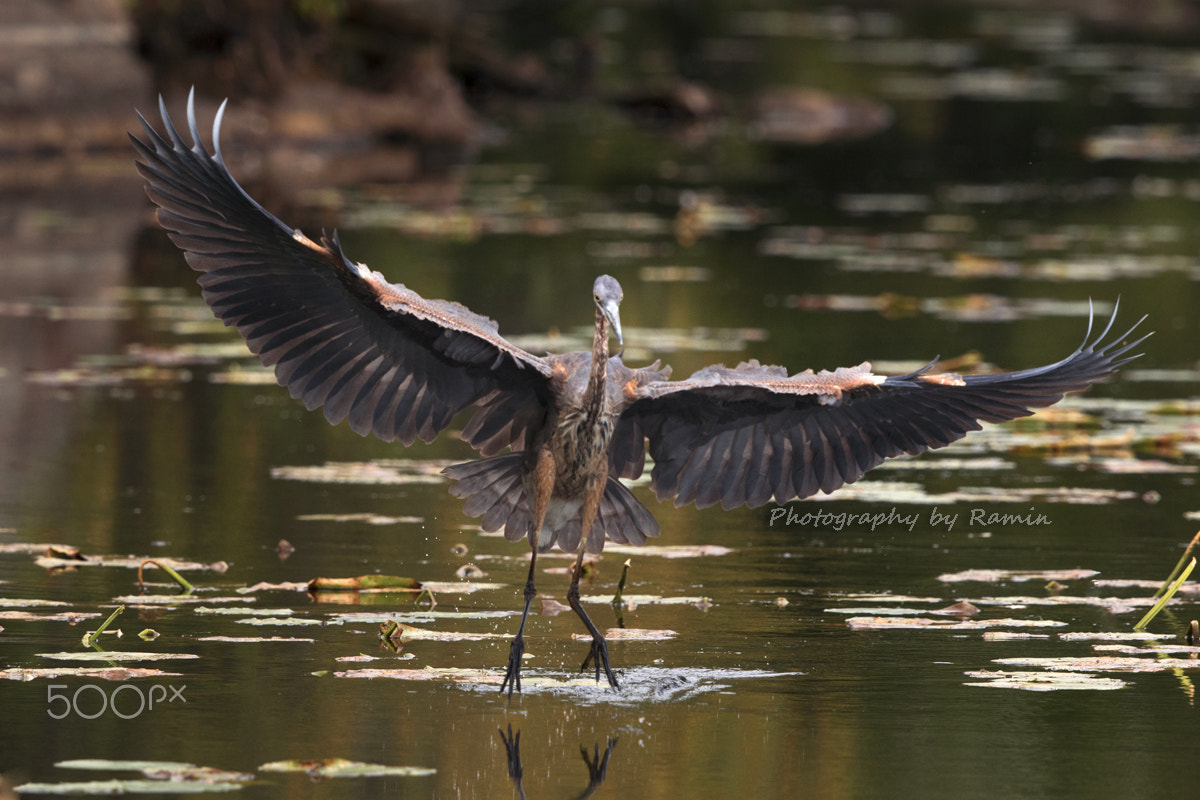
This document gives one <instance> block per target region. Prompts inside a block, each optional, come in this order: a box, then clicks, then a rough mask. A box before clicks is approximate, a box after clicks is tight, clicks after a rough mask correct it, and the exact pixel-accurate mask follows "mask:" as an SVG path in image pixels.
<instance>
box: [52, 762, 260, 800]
mask: <svg viewBox="0 0 1200 800" xmlns="http://www.w3.org/2000/svg"><path fill="white" fill-rule="evenodd" d="M54 766H56V767H61V768H63V769H90V770H114V771H125V770H133V771H136V772H140V773H142V774H143V775H145V776H146V777H147V778H150V779H152V780H154V781H166V782H188V783H193V782H194V783H199V784H213V783H227V782H234V781H252V780H254V775H253V774H252V773H247V772H234V771H232V770H226V769H217V768H216V767H198V766H196V765H195V764H188V763H186V762H183V761H121V760H109V759H102V758H79V759H72V760H70V761H59V762H58V763H57V764H55V765H54ZM155 785H156V786H160V787H162V785H163V784H162V783H156V784H155ZM164 788H165V787H164ZM167 791H168V792H169V791H171V790H170V789H167Z"/></svg>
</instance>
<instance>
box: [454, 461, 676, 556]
mask: <svg viewBox="0 0 1200 800" xmlns="http://www.w3.org/2000/svg"><path fill="white" fill-rule="evenodd" d="M443 473H444V474H445V475H446V476H447V477H449V478H450V479H451V480H453V481H454V484H453V485H452V486H451V487H450V493H451V494H452V495H454V496H455V497H460V498H466V500H467V502H466V504H465V505H464V506H463V511H464V513H466V514H467V515H468V516H471V517H482V519H481V520H480V523H479V524H480V527H481V528H483V530H485V531H497V530H500V528H504V538H505V539H507V540H509V541H510V542H517V541H520V540H521V539H524V538H526V537H533V536H535V535H536V533H537V532H535V531H533V530H532V527H533V513H532V511H531V509H530V507H529V503H528V500H527V498H526V494H525V472H524V454H522V453H508V454H505V455H500V456H490V457H488V458H481V459H479V460H477V461H469V462H467V463H465V464H455V465H454V466H451V467H447V468H446V469H445V470H443ZM579 505H580V504H579V503H578V502H568V501H561V500H557V498H556V499H552V500H551V508H550V510H549V511H548V513H547V514H546V520H545V523H544V526H543V527H544V528H545V529H546V530H545V531H543V535H542V536H539V537H538V542H537V545H538V550H540V551H542V552H545V551H546V550H549V549H550V548H551V547H553V546H554V545H555V543H557V544H558V546H559V548H561V549H562V550H564V551H566V552H574V551H575V550H577V549H578V547H579V540H580V538H581V535H580V534H581V530H580V527H581V526H580V523H581V522H582V520H581V519H580V516H579ZM659 533H661V530H660V529H659V527H658V523H657V522H656V521H655V519H654V517H653V515H651V513H650V511H649V509H647V508H646V507H645V506H644V505H642V503H641V501H639V500H638V499H637V498H636V497H634V496H633V493H632V492H630V491H629V489H628V488H626V487H625V485H624V484H622V483H621V482H620V481H619V480H617V479H616V478H614V477H610V478H609V479H608V482H607V484H606V485H605V487H604V496H603V497H601V499H600V508H599V509H598V510H597V513H596V521H595V522H594V523H593V525H592V530H591V532H590V533H589V535H588V538H587V544H586V547H587V551H588V552H589V553H599V552H600V551H601V550H603V549H604V541H605V539H606V538H607V539H611V540H612V541H613V542H614V543H616V544H633V545H642V544H645V543H646V537H654V536H658V535H659Z"/></svg>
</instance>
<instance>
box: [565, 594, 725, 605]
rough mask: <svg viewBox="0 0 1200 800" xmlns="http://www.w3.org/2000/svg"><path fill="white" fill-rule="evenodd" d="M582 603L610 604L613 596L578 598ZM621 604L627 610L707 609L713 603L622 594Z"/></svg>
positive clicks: (705, 599)
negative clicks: (647, 608)
mask: <svg viewBox="0 0 1200 800" xmlns="http://www.w3.org/2000/svg"><path fill="white" fill-rule="evenodd" d="M579 599H580V600H581V601H582V602H584V603H607V604H610V605H611V604H612V600H613V596H612V595H611V594H608V595H584V596H583V597H580V598H579ZM621 604H622V605H624V606H627V607H629V608H635V607H637V606H698V607H700V608H709V607H711V606H712V604H713V602H712V600H710V599H709V598H707V597H700V596H696V597H663V596H662V595H658V594H623V595H621Z"/></svg>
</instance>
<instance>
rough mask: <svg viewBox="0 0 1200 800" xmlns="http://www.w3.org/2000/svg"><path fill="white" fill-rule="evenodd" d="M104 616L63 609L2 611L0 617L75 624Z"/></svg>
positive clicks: (96, 613) (23, 620)
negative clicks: (50, 611) (47, 611)
mask: <svg viewBox="0 0 1200 800" xmlns="http://www.w3.org/2000/svg"><path fill="white" fill-rule="evenodd" d="M102 616H104V615H103V614H101V613H100V612H98V611H97V612H92V611H63V612H60V613H57V614H38V613H36V612H33V611H0V619H11V620H17V621H21V622H69V623H71V624H75V623H76V622H82V621H83V620H86V619H95V618H96V617H102Z"/></svg>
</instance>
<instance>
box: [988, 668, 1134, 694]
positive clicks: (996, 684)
mask: <svg viewBox="0 0 1200 800" xmlns="http://www.w3.org/2000/svg"><path fill="white" fill-rule="evenodd" d="M965 674H966V675H967V676H968V677H971V678H978V679H979V680H978V681H974V682H968V683H967V684H966V685H967V686H986V687H991V688H995V689H1023V690H1025V691H1027V692H1054V691H1060V690H1064V689H1066V690H1072V689H1090V690H1093V691H1112V690H1113V689H1121V688H1124V687H1125V686H1127V685H1128V684H1127V683H1126V682H1125V681H1123V680H1120V679H1118V678H1101V677H1099V676H1096V675H1089V674H1087V673H1083V672H1003V671H993V670H977V671H973V672H967V673H965Z"/></svg>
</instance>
